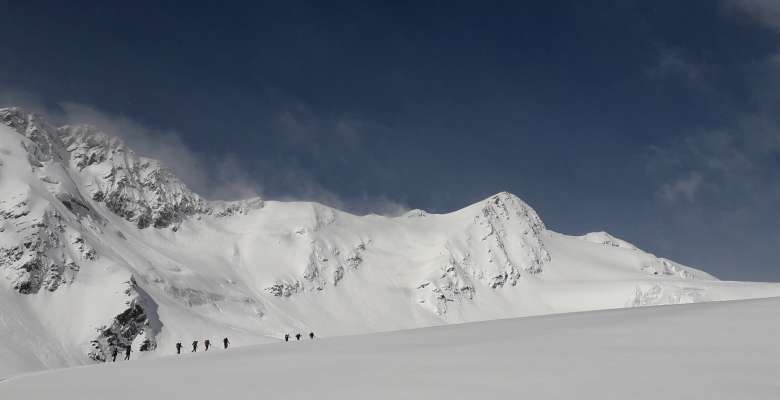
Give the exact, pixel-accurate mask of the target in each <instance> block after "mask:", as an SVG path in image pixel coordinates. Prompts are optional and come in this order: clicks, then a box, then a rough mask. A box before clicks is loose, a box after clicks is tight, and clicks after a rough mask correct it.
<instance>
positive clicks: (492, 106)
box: [0, 0, 780, 281]
mask: <svg viewBox="0 0 780 400" xmlns="http://www.w3.org/2000/svg"><path fill="white" fill-rule="evenodd" d="M104 3H105V4H104ZM141 3H142V2H133V5H128V6H122V7H118V6H115V5H112V6H109V5H107V3H106V2H95V3H92V4H90V3H87V2H51V3H41V2H8V3H5V2H3V1H0V5H2V7H1V8H2V13H0V38H2V43H3V46H2V54H1V55H0V99H2V101H3V102H4V103H9V104H10V103H18V104H22V105H27V106H29V107H32V108H37V109H40V110H45V112H47V113H49V114H53V115H56V116H57V118H61V119H63V120H67V121H75V122H91V123H95V124H97V125H102V126H104V127H105V128H106V129H107V130H112V129H114V130H118V131H122V132H118V133H119V134H121V135H123V136H125V137H126V139H127V140H128V141H129V142H130V143H131V145H135V146H136V147H137V148H139V150H140V151H141V152H145V153H150V154H151V155H152V156H155V157H158V158H161V159H163V160H164V161H167V162H168V163H169V164H171V167H172V169H174V170H175V171H176V172H177V173H179V174H180V175H181V176H182V178H183V179H185V181H187V182H188V183H189V184H190V185H191V186H193V187H194V188H195V189H196V190H198V191H200V192H202V193H204V194H205V195H206V196H208V197H212V198H220V197H221V198H231V197H237V196H241V195H246V194H247V193H252V192H259V193H261V194H262V195H263V196H266V197H270V198H305V199H313V200H319V201H323V202H326V203H329V204H332V205H336V206H338V207H341V208H346V209H348V210H351V211H354V212H358V213H365V212H372V211H373V212H382V213H392V212H394V211H396V210H397V209H399V208H403V207H409V208H423V209H426V210H429V211H434V212H443V211H450V210H453V209H456V208H459V207H462V206H465V205H467V204H470V203H472V202H474V201H477V200H479V199H482V198H484V197H487V196H488V195H490V194H492V193H495V192H498V191H503V190H506V191H510V192H513V193H515V194H517V195H518V196H520V197H522V198H523V199H525V200H526V201H528V202H529V203H530V204H531V205H532V206H533V207H534V208H535V209H536V210H537V211H538V212H539V213H540V214H541V216H542V218H543V219H544V220H545V222H546V223H547V224H548V226H549V227H550V228H552V229H555V230H558V231H561V232H565V233H572V234H581V233H585V232H588V231H594V230H607V231H609V232H610V233H613V234H615V235H616V236H619V237H622V238H624V239H626V240H629V241H632V242H634V243H636V244H637V245H639V246H640V247H642V248H645V249H647V250H649V251H652V252H655V253H657V254H659V255H662V256H666V257H669V258H672V259H675V260H678V261H681V262H683V263H686V264H689V265H693V266H698V267H701V268H704V269H706V270H708V271H710V272H712V273H714V274H716V275H718V276H719V277H721V278H724V279H745V280H773V281H780V265H779V264H780V263H778V261H777V259H778V256H780V250H778V247H779V246H778V244H780V211H778V206H779V205H780V121H778V117H777V116H778V115H780V114H778V111H780V91H778V90H777V89H780V42H778V39H780V2H774V1H771V0H723V1H720V2H719V1H711V0H708V1H693V0H692V1H684V2H682V1H652V2H648V1H629V0H616V1H592V2H582V1H544V2H542V1H539V2H509V1H507V2H425V4H421V3H423V2H418V1H415V2H401V1H393V2H384V3H377V2H366V1H356V2H343V3H342V2H339V4H338V5H334V4H328V3H326V2H321V3H320V5H316V4H312V3H309V2H297V1H286V2H274V3H271V4H268V5H258V4H255V3H259V2H250V3H247V4H245V5H241V4H239V3H227V2H223V3H219V4H216V5H215V4H211V5H205V4H204V5H201V6H196V5H194V4H195V3H191V5H189V6H188V7H182V6H174V5H170V6H168V5H160V4H158V2H149V3H148V4H141ZM331 3H332V2H331Z"/></svg>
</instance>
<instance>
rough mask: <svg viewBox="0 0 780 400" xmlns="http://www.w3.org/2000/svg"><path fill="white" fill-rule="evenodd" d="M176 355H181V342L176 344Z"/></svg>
mask: <svg viewBox="0 0 780 400" xmlns="http://www.w3.org/2000/svg"><path fill="white" fill-rule="evenodd" d="M176 354H181V342H179V343H176Z"/></svg>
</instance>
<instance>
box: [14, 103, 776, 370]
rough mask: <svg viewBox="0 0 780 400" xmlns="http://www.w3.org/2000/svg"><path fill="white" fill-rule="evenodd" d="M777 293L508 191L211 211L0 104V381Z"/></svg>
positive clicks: (67, 130) (169, 182) (154, 165)
mask: <svg viewBox="0 0 780 400" xmlns="http://www.w3.org/2000/svg"><path fill="white" fill-rule="evenodd" d="M769 296H780V285H777V284H760V283H738V282H722V281H718V280H716V279H715V278H714V277H712V276H710V275H708V274H707V273H705V272H702V271H699V270H696V269H693V268H689V267H686V266H683V265H680V264H677V263H675V262H673V261H670V260H666V259H663V258H658V257H656V256H654V255H652V254H649V253H646V252H644V251H642V250H640V249H638V248H636V247H635V246H634V245H632V244H630V243H628V242H625V241H622V240H620V239H617V238H614V237H612V236H610V235H609V234H607V233H605V232H598V233H591V234H587V235H584V236H581V237H576V236H566V235H562V234H559V233H555V232H552V231H549V230H547V229H546V228H545V225H544V223H543V222H542V220H541V219H540V218H539V216H538V215H537V214H536V212H535V211H534V210H533V209H532V208H531V207H530V206H528V205H527V204H526V203H524V202H523V201H522V200H520V199H519V198H517V197H516V196H514V195H512V194H509V193H499V194H496V195H494V196H491V197H490V198H488V199H485V200H483V201H481V202H478V203H476V204H473V205H470V206H468V207H465V208H463V209H461V210H458V211H455V212H452V213H449V214H429V213H426V212H424V211H421V210H415V211H412V212H409V213H407V214H405V215H403V216H400V217H394V218H390V217H383V216H377V215H367V216H356V215H352V214H349V213H345V212H342V211H339V210H335V209H333V208H330V207H326V206H324V205H321V204H317V203H310V202H276V201H263V200H262V199H260V198H253V199H247V200H242V201H235V202H212V201H207V200H205V199H203V198H202V197H200V196H199V195H197V194H196V193H193V192H192V191H190V190H189V189H188V188H187V187H186V185H184V184H183V183H182V182H181V181H180V180H179V179H177V178H176V177H175V176H174V175H173V174H171V173H170V172H169V171H168V170H166V169H165V168H163V167H162V165H161V164H160V163H159V162H158V161H156V160H152V159H149V158H146V157H143V156H140V155H137V154H135V153H134V152H133V151H132V150H131V149H129V148H127V146H126V145H125V144H124V143H123V142H122V141H121V140H120V139H119V138H116V137H111V136H109V135H106V134H104V133H102V132H100V131H98V130H96V129H95V128H92V127H89V126H63V127H54V126H51V125H49V124H48V123H47V122H46V121H45V120H44V119H43V118H41V117H39V116H36V115H32V114H28V113H25V112H24V111H23V110H20V109H18V108H6V109H0V304H2V306H1V307H0V337H3V341H2V342H0V360H3V361H0V376H2V375H5V374H9V373H13V372H19V371H25V370H35V369H42V368H52V367H59V366H66V365H78V364H84V363H90V362H100V361H104V360H105V359H106V358H107V357H108V355H109V354H110V353H111V352H112V350H113V349H114V348H123V347H126V346H131V347H132V348H133V350H134V351H135V353H134V356H133V357H141V356H147V355H153V354H170V353H172V352H174V351H175V350H174V346H173V344H174V343H176V342H179V341H180V342H182V343H185V344H187V343H189V342H190V341H192V340H202V339H205V338H211V339H212V341H214V340H217V339H220V338H222V337H226V336H227V337H230V339H231V342H232V343H233V344H235V345H242V344H252V343H262V342H268V341H274V340H278V337H280V336H282V335H283V334H284V333H285V332H291V333H292V332H299V331H300V332H308V331H314V332H317V333H318V334H319V335H325V336H327V335H342V334H352V333H363V332H374V331H384V330H395V329H404V328H414V327H421V326H431V325H439V324H450V323H457V322H466V321H477V320H487V319H496V318H507V317H517V316H525V315H535V314H547V313H559V312H569V311H582V310H592V309H602V308H620V307H631V306H641V305H653V304H675V303H690V302H701V301H710V300H726V299H740V298H753V297H769Z"/></svg>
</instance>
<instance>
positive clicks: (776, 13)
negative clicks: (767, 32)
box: [723, 0, 780, 32]
mask: <svg viewBox="0 0 780 400" xmlns="http://www.w3.org/2000/svg"><path fill="white" fill-rule="evenodd" d="M723 5H724V9H725V10H726V11H727V12H735V13H738V14H742V15H745V16H747V17H750V18H752V19H753V20H754V21H756V22H757V23H759V24H761V25H764V26H766V27H768V28H771V29H774V30H776V31H778V32H780V1H777V0H723Z"/></svg>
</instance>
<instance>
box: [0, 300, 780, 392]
mask: <svg viewBox="0 0 780 400" xmlns="http://www.w3.org/2000/svg"><path fill="white" fill-rule="evenodd" d="M778 310H780V299H765V300H750V301H740V302H720V303H708V304H692V305H681V306H673V307H670V306H662V307H647V308H642V309H631V310H611V311H596V312H587V313H574V314H562V315H553V316H543V317H532V318H521V319H509V320H499V321H488V322H479V323H469V324H463V325H451V326H446V327H436V328H425V329H415V330H408V331H401V332H392V333H383V334H373V335H361V336H347V337H338V338H328V339H321V340H319V339H318V340H314V341H309V340H308V339H307V340H306V341H304V342H301V343H278V344H269V345H260V346H254V347H243V348H239V349H230V350H228V351H223V350H216V351H210V352H209V354H197V355H189V354H187V355H183V356H180V357H177V356H171V357H164V358H158V359H154V360H141V361H138V362H127V363H117V364H114V365H109V366H107V367H104V368H96V367H86V368H73V369H65V370H58V371H51V372H45V373H41V374H33V375H27V376H20V377H15V378H10V379H8V380H6V381H4V382H0V398H4V399H5V398H8V399H16V398H20V399H21V398H23V399H26V400H39V399H40V400H44V399H59V400H68V399H105V398H111V399H117V400H119V399H138V398H154V399H162V398H182V399H191V400H197V399H214V398H236V399H244V398H258V397H259V398H283V399H312V398H328V399H331V398H332V399H366V398H371V399H399V398H403V399H433V398H442V399H474V398H488V399H500V398H518V397H519V398H531V399H649V400H656V399H729V400H731V399H753V400H758V399H777V398H778V396H779V395H780V381H778V379H777V371H779V370H780V347H778V346H777V340H776V338H777V335H778V334H779V333H780V311H778Z"/></svg>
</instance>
